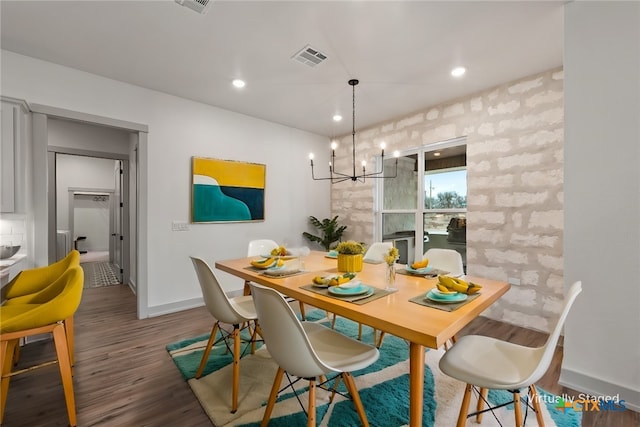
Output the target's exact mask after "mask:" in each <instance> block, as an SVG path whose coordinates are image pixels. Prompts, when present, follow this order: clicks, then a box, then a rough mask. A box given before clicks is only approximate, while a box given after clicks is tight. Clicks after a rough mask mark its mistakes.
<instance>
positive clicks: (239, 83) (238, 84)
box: [231, 79, 246, 89]
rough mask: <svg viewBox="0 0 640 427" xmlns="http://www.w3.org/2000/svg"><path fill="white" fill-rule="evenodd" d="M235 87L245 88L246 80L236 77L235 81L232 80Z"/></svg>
mask: <svg viewBox="0 0 640 427" xmlns="http://www.w3.org/2000/svg"><path fill="white" fill-rule="evenodd" d="M231 83H232V84H233V85H234V86H235V87H237V88H238V89H240V88H243V87H244V86H245V84H246V83H245V82H244V80H240V79H235V80H234V81H233V82H231Z"/></svg>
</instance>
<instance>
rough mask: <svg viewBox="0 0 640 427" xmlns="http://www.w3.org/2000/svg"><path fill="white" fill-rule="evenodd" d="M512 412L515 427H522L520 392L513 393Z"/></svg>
mask: <svg viewBox="0 0 640 427" xmlns="http://www.w3.org/2000/svg"><path fill="white" fill-rule="evenodd" d="M513 412H514V413H515V416H516V427H522V406H521V405H520V391H515V392H514V393H513Z"/></svg>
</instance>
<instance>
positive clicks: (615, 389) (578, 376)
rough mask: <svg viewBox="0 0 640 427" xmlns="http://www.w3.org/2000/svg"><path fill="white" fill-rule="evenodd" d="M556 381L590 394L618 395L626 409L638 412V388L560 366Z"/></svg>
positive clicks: (639, 397) (639, 404)
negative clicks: (558, 378)
mask: <svg viewBox="0 0 640 427" xmlns="http://www.w3.org/2000/svg"><path fill="white" fill-rule="evenodd" d="M558 383H559V384H560V385H561V386H564V387H568V388H570V389H572V390H576V391H578V392H580V393H585V394H589V395H591V396H619V398H620V400H624V405H625V407H626V408H627V409H630V410H632V411H635V412H640V391H638V390H633V389H630V388H628V387H624V386H621V385H618V384H613V383H610V382H608V381H605V380H602V379H600V378H595V377H592V376H589V375H586V374H584V373H582V372H576V371H572V370H570V369H566V368H562V370H561V371H560V380H559V381H558Z"/></svg>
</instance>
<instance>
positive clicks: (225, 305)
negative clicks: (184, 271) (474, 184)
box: [189, 257, 244, 325]
mask: <svg viewBox="0 0 640 427" xmlns="http://www.w3.org/2000/svg"><path fill="white" fill-rule="evenodd" d="M189 258H191V261H192V262H193V266H194V268H195V269H196V274H197V275H198V281H199V282H200V288H202V297H203V299H204V303H205V305H206V306H207V310H209V313H211V316H213V317H214V318H215V319H216V320H219V321H221V322H224V323H229V324H232V325H234V324H238V323H242V322H244V319H243V318H242V317H241V316H240V315H239V314H238V312H237V311H236V310H235V309H234V308H233V306H232V305H231V303H230V302H229V297H227V294H225V293H224V290H223V289H222V286H220V282H218V279H217V278H216V276H215V274H213V271H212V270H211V268H210V267H209V265H208V264H207V263H206V262H205V261H203V260H202V259H200V258H196V257H189Z"/></svg>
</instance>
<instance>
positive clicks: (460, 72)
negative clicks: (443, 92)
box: [451, 67, 467, 77]
mask: <svg viewBox="0 0 640 427" xmlns="http://www.w3.org/2000/svg"><path fill="white" fill-rule="evenodd" d="M466 72H467V70H466V68H464V67H456V68H454V69H453V70H451V75H452V76H453V77H460V76H462V75H463V74H464V73H466Z"/></svg>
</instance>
